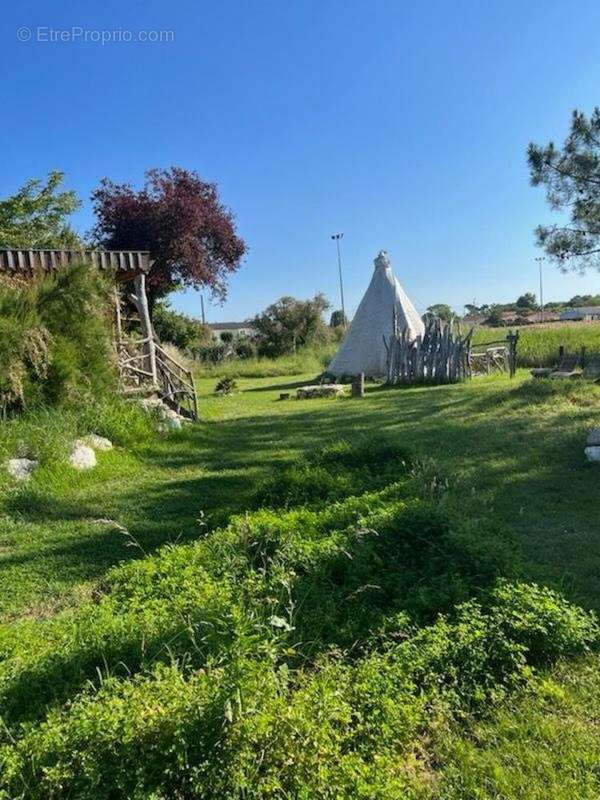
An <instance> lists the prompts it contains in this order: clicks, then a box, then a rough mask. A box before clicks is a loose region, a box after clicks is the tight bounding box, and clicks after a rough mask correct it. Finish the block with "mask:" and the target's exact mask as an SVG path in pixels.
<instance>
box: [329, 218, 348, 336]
mask: <svg viewBox="0 0 600 800" xmlns="http://www.w3.org/2000/svg"><path fill="white" fill-rule="evenodd" d="M343 236H344V234H343V233H334V234H332V236H331V238H332V239H335V243H336V246H337V259H338V273H339V276H340V297H341V299H342V317H343V318H344V328H345V327H346V324H347V321H346V307H345V305H344V282H343V280H342V257H341V255H340V239H341V238H342V237H343Z"/></svg>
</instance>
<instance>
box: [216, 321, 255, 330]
mask: <svg viewBox="0 0 600 800" xmlns="http://www.w3.org/2000/svg"><path fill="white" fill-rule="evenodd" d="M208 327H209V328H211V330H213V331H239V330H244V329H245V328H251V327H252V322H209V323H208Z"/></svg>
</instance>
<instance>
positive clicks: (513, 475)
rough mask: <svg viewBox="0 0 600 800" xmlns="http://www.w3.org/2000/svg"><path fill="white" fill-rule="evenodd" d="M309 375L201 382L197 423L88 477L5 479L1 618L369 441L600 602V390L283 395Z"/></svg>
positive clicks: (72, 592)
mask: <svg viewBox="0 0 600 800" xmlns="http://www.w3.org/2000/svg"><path fill="white" fill-rule="evenodd" d="M310 377H311V376H307V375H297V376H291V377H280V378H272V377H269V378H260V379H258V378H254V379H239V381H238V384H239V391H238V392H237V393H235V394H233V395H231V396H226V397H217V396H214V394H213V392H212V390H213V387H214V383H215V379H214V378H203V379H200V380H199V393H200V409H201V414H202V421H201V422H200V424H198V425H194V426H190V427H188V428H187V429H186V430H185V431H183V432H180V433H179V432H178V433H174V434H171V435H169V436H168V437H165V438H162V439H156V440H155V441H151V442H150V443H145V444H144V445H143V446H141V447H139V448H137V449H134V450H131V449H128V450H125V449H116V450H115V451H113V452H111V453H106V454H101V455H100V456H99V467H98V468H97V469H96V470H94V471H92V472H89V473H80V474H76V473H74V472H72V471H71V470H69V469H68V468H66V467H60V466H55V465H54V466H53V465H51V466H49V467H46V468H44V469H42V470H40V472H39V473H38V475H37V476H36V478H35V479H34V480H33V481H31V482H30V484H29V485H27V486H23V487H16V488H15V487H14V486H13V485H10V484H9V483H8V481H7V480H4V482H3V485H2V486H3V488H1V489H0V490H1V492H2V494H1V507H2V531H1V535H0V576H1V581H2V587H3V591H2V593H1V596H0V609H1V612H2V614H3V615H4V616H5V617H8V618H9V619H12V618H14V617H15V616H19V615H21V614H25V615H32V616H34V617H35V616H37V615H38V614H42V615H45V614H48V613H52V611H53V610H54V609H55V608H56V607H57V606H60V605H62V604H64V603H69V602H71V601H72V600H73V599H74V600H77V598H78V597H79V596H80V593H82V592H83V593H85V592H87V591H89V589H90V588H91V586H92V585H93V583H94V582H95V581H96V580H98V579H99V578H101V576H102V575H103V574H104V572H105V571H106V569H107V568H109V567H110V566H112V565H113V564H115V563H117V562H119V561H121V560H123V559H129V558H132V557H138V556H140V555H141V554H142V553H143V552H151V551H153V550H154V549H155V548H156V547H158V546H159V545H161V544H164V543H167V542H176V541H182V540H189V539H191V538H194V537H196V536H197V535H198V534H199V532H200V531H201V530H202V526H203V525H204V523H206V524H208V525H216V524H218V523H219V522H221V521H223V519H224V518H226V517H227V516H228V515H229V514H230V513H233V512H239V511H242V510H244V509H245V507H246V504H247V500H248V497H249V496H250V494H251V493H252V491H253V488H254V487H255V485H256V482H257V481H258V480H259V479H260V478H262V477H264V476H265V475H266V474H268V473H269V472H270V471H271V470H272V469H273V467H274V466H276V465H277V464H282V463H285V462H287V461H289V460H290V459H292V458H294V457H296V456H297V455H298V454H301V453H302V452H303V451H305V450H306V449H308V448H311V447H314V446H315V445H317V444H319V443H321V442H323V441H326V440H329V439H334V438H338V437H348V438H357V437H358V438H360V437H363V436H369V435H371V434H373V433H374V432H378V433H383V434H385V435H386V436H389V437H390V439H392V440H395V441H397V442H399V443H402V444H403V445H406V446H408V447H409V448H411V449H413V450H414V451H415V452H416V453H417V454H419V455H420V456H423V457H428V458H432V459H434V460H435V461H436V462H437V464H438V465H439V467H440V468H441V470H442V472H443V473H444V475H445V477H446V478H447V479H448V481H449V482H450V484H451V485H452V488H453V491H452V492H451V493H449V502H451V503H458V504H460V506H461V508H462V509H464V510H466V511H467V513H470V514H473V515H474V516H482V515H484V516H485V515H490V516H493V517H494V518H495V519H497V520H498V521H500V522H501V523H502V524H504V525H506V526H508V527H509V528H511V529H513V530H514V531H515V532H516V533H517V534H518V537H519V539H520V540H521V542H522V544H523V547H524V552H525V555H526V557H527V563H526V565H525V571H526V575H527V577H531V578H535V579H538V580H542V581H544V582H550V583H552V584H553V585H556V586H559V587H560V588H561V590H562V591H563V592H565V593H566V594H567V595H568V596H569V597H570V598H572V599H574V600H576V601H578V602H581V603H583V604H584V605H586V606H591V607H594V608H599V607H600V587H599V586H598V581H597V575H598V574H599V572H600V535H599V534H600V530H599V524H598V513H597V509H598V498H599V484H598V481H599V474H598V469H597V468H595V467H594V466H592V465H589V464H587V463H586V461H585V459H584V457H583V446H584V440H585V435H586V431H587V430H588V429H589V428H590V427H592V426H593V425H598V424H600V390H599V389H596V388H592V387H589V388H586V389H585V390H582V389H580V388H577V387H575V386H573V385H565V384H561V385H560V386H558V385H556V384H553V385H551V386H550V385H549V384H542V383H540V384H536V385H531V384H530V383H529V382H528V380H527V375H526V374H525V373H523V374H519V375H518V377H517V378H516V379H515V380H513V381H510V380H509V379H508V378H506V377H504V376H500V377H489V378H488V377H486V378H478V379H475V380H473V381H472V382H470V383H466V384H462V385H454V386H439V387H419V388H409V389H395V388H392V389H390V388H384V387H380V386H376V385H371V386H369V387H368V389H367V395H366V397H365V398H364V399H363V400H352V399H349V398H348V399H342V400H310V401H295V400H288V401H279V400H278V397H279V393H280V392H281V391H284V390H289V389H292V390H293V388H294V386H296V385H297V384H299V383H301V382H303V381H306V380H307V379H310ZM546 387H547V388H546ZM547 392H551V393H550V394H548V393H547ZM203 516H204V521H202V518H203ZM98 520H105V522H99V521H98ZM111 520H113V521H115V522H116V523H118V525H113V524H111V522H110V521H111ZM199 520H200V522H199ZM121 526H122V527H123V528H126V529H127V530H128V531H129V533H130V534H131V537H129V536H127V535H126V534H124V533H123V531H122V530H121ZM135 543H137V544H135Z"/></svg>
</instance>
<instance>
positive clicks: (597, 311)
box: [560, 306, 600, 322]
mask: <svg viewBox="0 0 600 800" xmlns="http://www.w3.org/2000/svg"><path fill="white" fill-rule="evenodd" d="M560 318H561V319H564V320H568V319H570V320H578V321H580V322H599V321H600V306H580V307H579V308H568V309H567V310H566V311H563V313H562V314H561V315H560Z"/></svg>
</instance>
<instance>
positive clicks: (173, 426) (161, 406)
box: [140, 397, 187, 433]
mask: <svg viewBox="0 0 600 800" xmlns="http://www.w3.org/2000/svg"><path fill="white" fill-rule="evenodd" d="M140 405H141V406H142V408H143V409H144V411H147V412H148V413H150V414H155V415H156V416H157V417H158V419H159V424H158V430H159V431H160V432H161V433H165V432H166V431H172V430H177V429H179V428H182V427H183V423H184V422H187V420H186V418H185V417H182V416H181V414H178V413H177V411H175V410H174V409H172V408H169V406H168V405H166V404H165V403H163V401H162V400H161V399H160V398H158V397H147V398H145V399H144V400H141V401H140Z"/></svg>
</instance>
